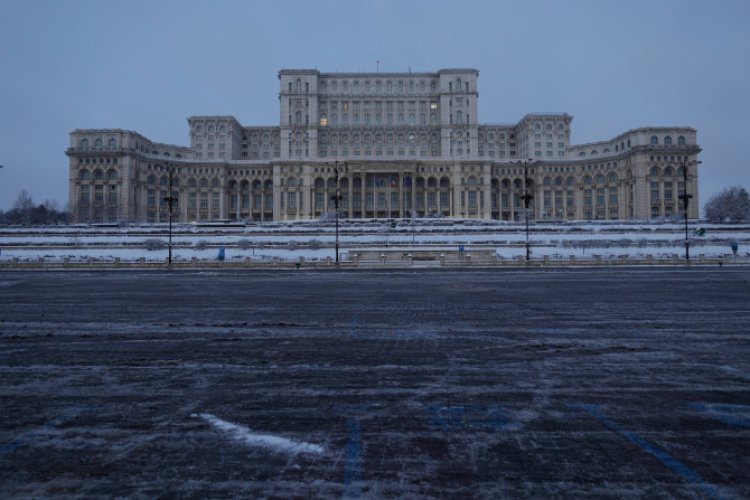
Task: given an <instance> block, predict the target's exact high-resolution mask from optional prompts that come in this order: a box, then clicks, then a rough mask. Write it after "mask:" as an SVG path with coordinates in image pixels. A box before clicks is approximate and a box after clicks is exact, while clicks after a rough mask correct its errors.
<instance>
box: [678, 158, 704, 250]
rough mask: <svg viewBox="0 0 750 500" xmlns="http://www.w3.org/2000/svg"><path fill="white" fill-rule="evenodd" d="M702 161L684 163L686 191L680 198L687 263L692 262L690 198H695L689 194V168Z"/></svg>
mask: <svg viewBox="0 0 750 500" xmlns="http://www.w3.org/2000/svg"><path fill="white" fill-rule="evenodd" d="M700 164H701V162H700V161H692V162H690V163H686V162H685V161H683V162H682V176H683V182H684V184H685V189H684V191H683V192H682V194H681V195H679V196H678V198H679V199H681V200H682V209H683V211H684V212H685V261H686V262H689V261H690V239H689V238H688V203H689V202H690V198H692V197H693V195H692V194H688V192H687V191H688V190H687V188H688V167H691V166H693V165H696V166H697V165H700Z"/></svg>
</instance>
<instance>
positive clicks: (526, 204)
mask: <svg viewBox="0 0 750 500" xmlns="http://www.w3.org/2000/svg"><path fill="white" fill-rule="evenodd" d="M515 163H517V164H519V165H523V196H521V199H522V200H523V205H524V218H525V220H526V262H528V261H529V258H530V256H531V248H530V247H529V204H530V203H531V200H532V199H534V195H533V194H532V193H529V180H530V179H529V167H535V166H537V165H539V164H540V163H542V161H541V160H536V161H534V160H532V159H531V158H529V159H528V160H523V161H517V162H515Z"/></svg>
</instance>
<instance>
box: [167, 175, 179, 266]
mask: <svg viewBox="0 0 750 500" xmlns="http://www.w3.org/2000/svg"><path fill="white" fill-rule="evenodd" d="M165 167H166V169H167V172H168V174H169V183H168V186H167V189H168V191H167V196H166V197H165V198H164V201H166V202H167V206H168V207H169V243H168V244H167V248H168V250H169V254H168V257H167V264H168V265H172V209H173V207H174V203H175V202H176V201H177V198H176V197H175V196H172V174H173V168H172V166H171V165H165Z"/></svg>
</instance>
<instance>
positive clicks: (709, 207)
mask: <svg viewBox="0 0 750 500" xmlns="http://www.w3.org/2000/svg"><path fill="white" fill-rule="evenodd" d="M703 208H704V210H705V212H706V218H707V219H709V220H710V221H713V222H742V221H750V195H748V193H747V191H746V190H745V188H743V187H741V186H731V187H728V188H725V189H724V190H723V191H722V192H720V193H719V194H717V195H715V196H713V197H712V198H711V199H710V200H708V201H707V202H706V204H705V205H704V207H703Z"/></svg>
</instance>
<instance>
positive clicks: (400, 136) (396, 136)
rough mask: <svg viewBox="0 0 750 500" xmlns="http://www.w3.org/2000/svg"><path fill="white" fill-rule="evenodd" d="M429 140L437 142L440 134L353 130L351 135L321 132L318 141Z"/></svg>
mask: <svg viewBox="0 0 750 500" xmlns="http://www.w3.org/2000/svg"><path fill="white" fill-rule="evenodd" d="M428 138H429V140H431V141H432V142H438V141H439V140H440V136H439V135H438V134H437V133H432V134H430V135H429V136H428V134H426V133H423V132H422V133H418V132H406V133H404V132H398V133H396V132H386V133H382V132H377V133H369V132H365V133H363V134H360V133H358V132H355V133H353V134H351V136H350V135H349V134H348V133H342V134H336V133H332V134H321V136H320V142H328V143H334V142H342V143H346V142H349V140H350V139H351V140H352V141H354V142H359V141H360V140H361V141H364V142H373V141H374V142H404V141H406V140H407V139H408V140H409V141H415V140H417V139H419V141H420V142H427V140H428Z"/></svg>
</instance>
